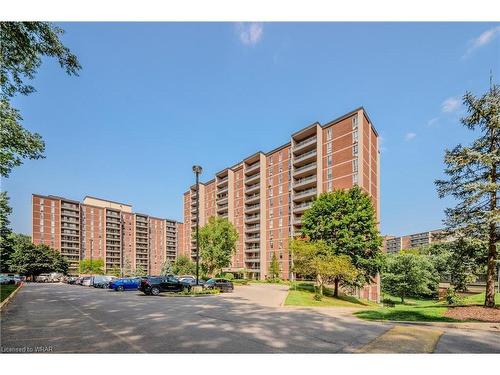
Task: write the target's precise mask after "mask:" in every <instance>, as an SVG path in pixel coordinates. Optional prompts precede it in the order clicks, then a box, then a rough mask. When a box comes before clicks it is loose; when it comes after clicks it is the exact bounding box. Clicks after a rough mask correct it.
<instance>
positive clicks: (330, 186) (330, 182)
mask: <svg viewBox="0 0 500 375" xmlns="http://www.w3.org/2000/svg"><path fill="white" fill-rule="evenodd" d="M327 190H328V191H332V190H333V182H332V181H328V188H327Z"/></svg>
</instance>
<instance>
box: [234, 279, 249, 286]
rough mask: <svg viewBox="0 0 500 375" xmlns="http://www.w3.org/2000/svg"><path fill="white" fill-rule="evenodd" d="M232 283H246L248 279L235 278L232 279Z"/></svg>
mask: <svg viewBox="0 0 500 375" xmlns="http://www.w3.org/2000/svg"><path fill="white" fill-rule="evenodd" d="M233 284H237V285H248V280H245V279H236V280H233Z"/></svg>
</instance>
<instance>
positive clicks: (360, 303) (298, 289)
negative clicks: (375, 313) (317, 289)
mask: <svg viewBox="0 0 500 375" xmlns="http://www.w3.org/2000/svg"><path fill="white" fill-rule="evenodd" d="M324 294H325V295H324V296H323V299H322V300H321V301H316V300H315V299H314V285H313V284H310V283H298V284H296V285H295V286H291V287H290V290H289V291H288V296H287V297H286V300H285V305H286V306H316V307H357V308H363V307H372V306H377V305H376V304H375V303H372V302H369V301H365V300H359V299H357V298H355V297H350V296H341V297H339V298H334V297H333V291H332V290H331V289H329V288H325V290H324Z"/></svg>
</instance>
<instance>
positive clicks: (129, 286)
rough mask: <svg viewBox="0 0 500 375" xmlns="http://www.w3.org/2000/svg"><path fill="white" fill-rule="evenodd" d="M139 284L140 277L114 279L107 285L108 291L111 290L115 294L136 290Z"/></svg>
mask: <svg viewBox="0 0 500 375" xmlns="http://www.w3.org/2000/svg"><path fill="white" fill-rule="evenodd" d="M140 284H141V278H140V277H122V278H120V279H116V278H115V279H114V280H113V281H111V283H110V284H109V289H113V290H115V291H117V292H123V291H124V290H137V289H139V286H140Z"/></svg>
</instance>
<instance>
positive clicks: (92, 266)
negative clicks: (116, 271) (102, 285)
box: [78, 258, 104, 275]
mask: <svg viewBox="0 0 500 375" xmlns="http://www.w3.org/2000/svg"><path fill="white" fill-rule="evenodd" d="M78 272H79V273H82V274H88V275H90V274H94V275H102V274H103V273H104V260H103V259H102V258H96V259H92V261H90V259H82V260H80V262H79V263H78Z"/></svg>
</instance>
